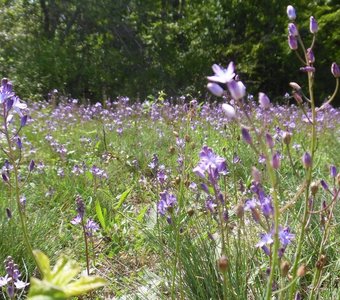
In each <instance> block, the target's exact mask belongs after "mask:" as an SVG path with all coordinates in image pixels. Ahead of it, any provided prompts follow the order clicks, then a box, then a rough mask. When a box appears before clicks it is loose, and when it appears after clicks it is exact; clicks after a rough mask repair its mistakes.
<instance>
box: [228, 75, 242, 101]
mask: <svg viewBox="0 0 340 300" xmlns="http://www.w3.org/2000/svg"><path fill="white" fill-rule="evenodd" d="M227 86H228V90H229V92H230V94H231V97H232V98H233V99H234V100H239V99H242V98H243V97H244V96H245V94H246V87H245V86H244V84H243V83H242V82H241V81H236V80H232V81H230V82H228V83H227Z"/></svg>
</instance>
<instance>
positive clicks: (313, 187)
mask: <svg viewBox="0 0 340 300" xmlns="http://www.w3.org/2000/svg"><path fill="white" fill-rule="evenodd" d="M318 190H319V184H318V183H317V182H315V181H313V182H312V183H311V185H310V191H311V193H312V195H313V196H315V195H316V193H317V192H318Z"/></svg>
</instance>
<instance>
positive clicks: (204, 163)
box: [193, 146, 228, 181]
mask: <svg viewBox="0 0 340 300" xmlns="http://www.w3.org/2000/svg"><path fill="white" fill-rule="evenodd" d="M193 172H194V173H195V174H196V175H198V176H200V177H202V178H205V173H207V174H208V176H209V179H210V180H212V181H216V180H217V178H218V177H219V175H226V174H227V172H228V171H227V165H226V161H225V159H224V158H222V157H220V156H218V155H216V154H215V153H214V152H213V150H212V149H211V148H209V147H207V146H204V147H203V148H202V150H201V152H200V161H199V163H198V165H197V167H196V168H194V169H193Z"/></svg>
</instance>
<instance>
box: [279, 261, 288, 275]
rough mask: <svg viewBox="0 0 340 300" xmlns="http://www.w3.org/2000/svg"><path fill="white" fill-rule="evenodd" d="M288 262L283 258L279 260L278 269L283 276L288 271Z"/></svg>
mask: <svg viewBox="0 0 340 300" xmlns="http://www.w3.org/2000/svg"><path fill="white" fill-rule="evenodd" d="M289 267H290V266H289V262H288V261H286V260H283V261H282V262H281V265H280V270H281V274H282V276H283V277H286V276H287V275H288V271H289Z"/></svg>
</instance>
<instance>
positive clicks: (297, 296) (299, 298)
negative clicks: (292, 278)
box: [294, 292, 301, 300]
mask: <svg viewBox="0 0 340 300" xmlns="http://www.w3.org/2000/svg"><path fill="white" fill-rule="evenodd" d="M294 300H301V294H300V292H296V294H295V297H294Z"/></svg>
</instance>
